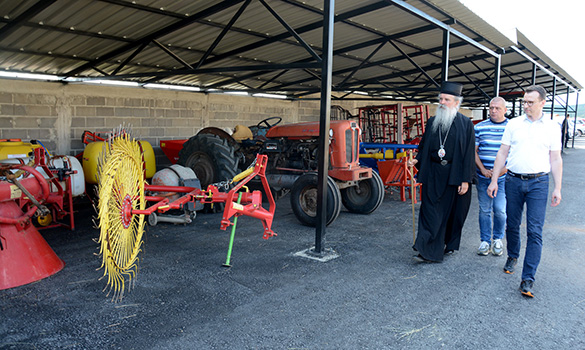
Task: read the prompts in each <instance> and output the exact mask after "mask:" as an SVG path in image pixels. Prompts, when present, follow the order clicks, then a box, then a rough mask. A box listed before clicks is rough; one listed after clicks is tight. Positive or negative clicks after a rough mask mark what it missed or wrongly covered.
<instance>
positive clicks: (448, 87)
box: [441, 81, 463, 96]
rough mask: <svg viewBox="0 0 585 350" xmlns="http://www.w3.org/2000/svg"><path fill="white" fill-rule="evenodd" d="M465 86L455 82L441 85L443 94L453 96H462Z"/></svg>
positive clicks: (446, 82)
mask: <svg viewBox="0 0 585 350" xmlns="http://www.w3.org/2000/svg"><path fill="white" fill-rule="evenodd" d="M462 90H463V85H462V84H460V83H456V82H454V81H444V82H443V83H442V84H441V93H442V94H449V95H453V96H461V92H462Z"/></svg>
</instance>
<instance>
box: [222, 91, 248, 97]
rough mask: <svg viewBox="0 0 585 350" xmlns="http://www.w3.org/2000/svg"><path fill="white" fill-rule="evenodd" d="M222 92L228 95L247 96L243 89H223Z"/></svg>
mask: <svg viewBox="0 0 585 350" xmlns="http://www.w3.org/2000/svg"><path fill="white" fill-rule="evenodd" d="M223 93H224V94H230V95H242V96H248V93H247V92H245V91H224V92H223Z"/></svg>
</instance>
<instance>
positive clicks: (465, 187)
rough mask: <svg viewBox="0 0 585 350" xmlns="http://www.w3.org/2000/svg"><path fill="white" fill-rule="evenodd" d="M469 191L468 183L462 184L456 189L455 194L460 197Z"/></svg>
mask: <svg viewBox="0 0 585 350" xmlns="http://www.w3.org/2000/svg"><path fill="white" fill-rule="evenodd" d="M468 189H469V183H468V182H462V183H461V186H459V187H457V193H458V194H459V195H460V196H462V195H464V194H466V193H467V190H468Z"/></svg>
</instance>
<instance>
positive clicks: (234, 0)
mask: <svg viewBox="0 0 585 350" xmlns="http://www.w3.org/2000/svg"><path fill="white" fill-rule="evenodd" d="M242 1H244V0H224V1H222V2H220V3H218V4H215V5H213V6H211V7H208V8H207V9H205V10H203V11H200V12H198V13H196V14H194V15H192V16H190V17H187V18H185V19H183V20H180V21H178V22H175V23H173V24H171V25H169V26H167V27H165V28H162V29H160V30H158V31H156V32H154V33H152V34H149V35H147V36H145V37H143V38H141V39H139V40H136V41H135V42H133V43H129V44H127V45H124V46H122V47H120V48H118V49H116V50H113V51H110V52H108V53H107V54H104V55H102V56H100V58H98V59H95V60H93V61H90V62H88V63H86V64H84V65H82V66H80V67H78V68H75V69H73V70H71V71H69V72H67V73H65V74H64V75H65V76H74V75H75V74H78V73H81V72H83V71H84V70H86V69H89V68H91V67H92V66H95V65H97V64H99V63H101V62H105V61H107V60H109V59H111V58H113V57H116V56H118V55H121V54H123V53H125V52H127V51H129V50H132V49H133V48H134V47H136V46H138V45H141V44H144V43H149V42H151V41H152V40H154V39H157V38H160V37H161V36H164V35H167V34H169V33H172V32H174V31H176V30H178V29H181V28H184V27H186V26H188V25H190V24H192V23H193V22H196V21H197V20H199V19H200V18H204V17H207V16H210V15H212V14H214V13H217V12H220V11H222V10H225V9H227V8H229V7H231V6H234V5H236V4H238V3H240V2H242Z"/></svg>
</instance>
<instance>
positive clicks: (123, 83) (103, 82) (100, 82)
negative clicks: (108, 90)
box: [84, 80, 140, 86]
mask: <svg viewBox="0 0 585 350" xmlns="http://www.w3.org/2000/svg"><path fill="white" fill-rule="evenodd" d="M84 83H87V84H98V85H116V86H140V84H138V83H137V82H134V81H122V80H87V81H84Z"/></svg>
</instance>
